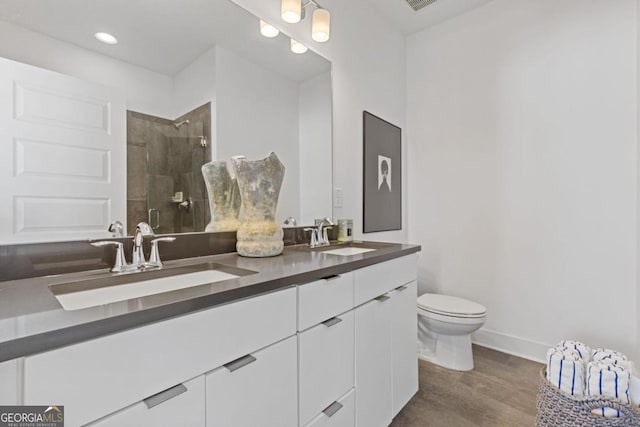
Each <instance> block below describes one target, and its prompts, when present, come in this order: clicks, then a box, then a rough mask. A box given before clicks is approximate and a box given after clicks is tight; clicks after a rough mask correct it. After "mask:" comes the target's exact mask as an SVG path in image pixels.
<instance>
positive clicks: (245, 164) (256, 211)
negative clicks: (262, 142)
mask: <svg viewBox="0 0 640 427" xmlns="http://www.w3.org/2000/svg"><path fill="white" fill-rule="evenodd" d="M231 161H232V162H233V166H234V169H235V172H236V179H237V180H238V187H239V189H240V195H241V197H242V206H243V209H244V218H243V221H242V223H241V224H240V227H238V234H237V240H238V242H237V243H236V249H237V251H238V254H239V255H242V256H246V257H269V256H275V255H280V254H281V253H282V250H283V249H284V241H283V240H282V237H283V234H284V233H283V231H282V227H281V226H280V225H279V224H277V223H276V221H275V217H276V208H277V207H278V197H279V196H280V188H281V187H282V180H283V179H284V169H285V168H284V165H283V164H282V163H281V162H280V159H278V156H276V154H275V153H273V152H271V153H269V155H268V156H267V157H266V158H264V159H261V160H247V159H246V158H244V157H240V156H237V157H233V158H232V159H231Z"/></svg>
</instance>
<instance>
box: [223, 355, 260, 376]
mask: <svg viewBox="0 0 640 427" xmlns="http://www.w3.org/2000/svg"><path fill="white" fill-rule="evenodd" d="M256 360H258V359H256V358H255V357H253V356H252V355H250V354H247V355H246V356H242V357H240V358H239V359H236V360H233V361H231V362H229V363H227V364H226V365H222V366H224V367H225V368H227V369H228V370H229V372H233V371H237V370H238V369H240V368H243V367H245V366H247V365H248V364H250V363H253V362H255V361H256Z"/></svg>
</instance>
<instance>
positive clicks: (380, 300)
mask: <svg viewBox="0 0 640 427" xmlns="http://www.w3.org/2000/svg"><path fill="white" fill-rule="evenodd" d="M374 299H375V300H376V301H379V302H385V301H386V300H388V299H391V297H390V296H388V295H386V294H384V295H380V296H379V297H376V298H374Z"/></svg>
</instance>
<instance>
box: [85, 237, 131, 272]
mask: <svg viewBox="0 0 640 427" xmlns="http://www.w3.org/2000/svg"><path fill="white" fill-rule="evenodd" d="M91 246H95V247H98V248H100V247H103V246H115V247H116V260H115V262H114V263H113V268H111V272H112V273H120V272H123V271H125V270H126V268H127V260H126V259H125V257H124V245H123V244H122V243H121V242H116V241H113V240H103V241H100V242H92V243H91Z"/></svg>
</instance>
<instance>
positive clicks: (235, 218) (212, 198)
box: [202, 160, 242, 231]
mask: <svg viewBox="0 0 640 427" xmlns="http://www.w3.org/2000/svg"><path fill="white" fill-rule="evenodd" d="M202 176H203V177H204V183H205V185H206V186H207V192H208V193H209V210H210V212H211V222H209V224H207V226H206V228H205V229H204V231H236V230H237V229H238V227H239V226H240V219H239V216H240V205H241V203H242V199H241V198H240V190H239V189H238V182H237V180H236V179H235V178H233V177H231V175H230V174H229V170H228V169H227V162H226V161H225V160H216V161H213V162H209V163H205V164H204V165H202Z"/></svg>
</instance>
